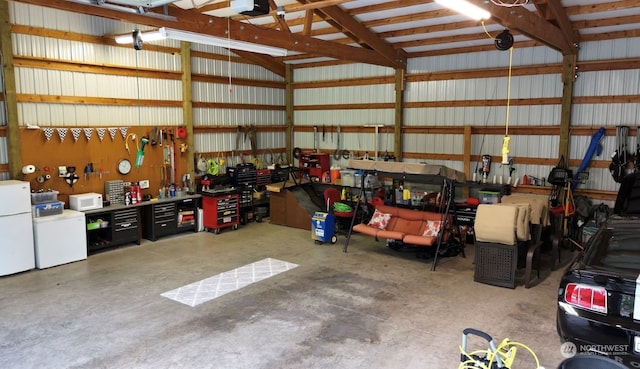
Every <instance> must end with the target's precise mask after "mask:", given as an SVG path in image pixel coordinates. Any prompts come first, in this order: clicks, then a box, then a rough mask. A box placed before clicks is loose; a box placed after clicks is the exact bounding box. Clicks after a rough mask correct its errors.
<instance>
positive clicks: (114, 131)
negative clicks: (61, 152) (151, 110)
mask: <svg viewBox="0 0 640 369" xmlns="http://www.w3.org/2000/svg"><path fill="white" fill-rule="evenodd" d="M94 130H95V131H96V133H97V135H98V139H99V140H100V142H102V141H103V140H104V138H105V137H106V134H107V132H108V133H109V137H110V138H111V141H115V139H116V137H117V135H118V132H120V136H122V139H126V138H127V132H128V130H129V127H109V128H52V127H44V128H42V133H43V134H44V137H45V139H46V140H47V141H51V138H53V136H54V134H55V133H57V134H58V138H59V139H60V142H64V140H65V138H67V133H68V132H71V137H73V141H74V142H78V140H79V139H80V137H82V135H83V134H84V137H85V138H86V140H87V142H89V141H91V138H92V137H93V131H94Z"/></svg>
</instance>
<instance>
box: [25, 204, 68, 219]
mask: <svg viewBox="0 0 640 369" xmlns="http://www.w3.org/2000/svg"><path fill="white" fill-rule="evenodd" d="M63 212H64V202H62V201H56V202H47V203H44V204H37V205H33V206H31V215H32V216H33V217H34V218H40V217H46V216H49V215H58V214H62V213H63Z"/></svg>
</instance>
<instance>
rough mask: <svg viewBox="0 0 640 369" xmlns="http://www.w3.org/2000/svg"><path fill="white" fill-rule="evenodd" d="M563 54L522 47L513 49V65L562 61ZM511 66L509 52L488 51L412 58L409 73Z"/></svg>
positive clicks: (409, 62)
mask: <svg viewBox="0 0 640 369" xmlns="http://www.w3.org/2000/svg"><path fill="white" fill-rule="evenodd" d="M561 62H562V55H560V54H559V53H558V52H556V51H555V50H551V49H549V48H548V47H535V48H522V49H519V48H518V47H517V44H516V47H515V48H514V50H513V62H512V65H513V66H518V65H533V64H553V63H561ZM500 66H503V67H505V69H506V68H507V67H508V66H509V53H508V52H502V51H498V50H495V51H493V50H492V51H486V52H478V53H472V54H466V55H465V57H464V58H461V57H460V55H446V56H438V57H425V58H412V59H409V60H408V63H407V73H410V74H411V73H426V72H443V71H445V72H446V71H452V70H474V69H484V68H496V67H500Z"/></svg>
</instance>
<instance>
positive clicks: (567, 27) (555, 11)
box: [536, 0, 580, 54]
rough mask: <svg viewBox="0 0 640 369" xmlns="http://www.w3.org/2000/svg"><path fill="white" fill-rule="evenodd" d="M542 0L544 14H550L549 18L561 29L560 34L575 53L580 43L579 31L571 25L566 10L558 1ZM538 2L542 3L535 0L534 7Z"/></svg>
mask: <svg viewBox="0 0 640 369" xmlns="http://www.w3.org/2000/svg"><path fill="white" fill-rule="evenodd" d="M542 1H544V8H545V10H546V13H547V14H545V15H546V16H547V17H548V16H550V17H551V19H553V20H554V21H555V22H556V23H557V25H558V27H559V28H560V30H561V31H562V36H564V38H565V40H566V41H567V42H568V43H569V44H570V45H572V47H573V51H574V54H576V53H577V47H578V45H579V44H580V33H579V32H577V31H576V30H575V29H574V28H573V26H572V25H571V20H569V15H568V14H567V11H566V10H565V8H563V7H562V5H561V4H560V2H559V1H546V0H542ZM538 4H542V2H541V1H540V0H537V1H536V7H538Z"/></svg>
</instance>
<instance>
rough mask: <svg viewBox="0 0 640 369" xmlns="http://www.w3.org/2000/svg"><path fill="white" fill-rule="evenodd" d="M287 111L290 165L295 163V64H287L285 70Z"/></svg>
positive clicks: (287, 146)
mask: <svg viewBox="0 0 640 369" xmlns="http://www.w3.org/2000/svg"><path fill="white" fill-rule="evenodd" d="M285 72H286V73H285V79H286V81H285V83H286V86H287V87H286V89H285V103H286V106H285V111H286V117H285V120H286V125H287V128H286V132H285V135H286V137H285V148H286V150H287V155H286V157H287V158H288V162H289V164H290V165H293V124H294V121H293V65H291V64H287V65H286V71H285Z"/></svg>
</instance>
